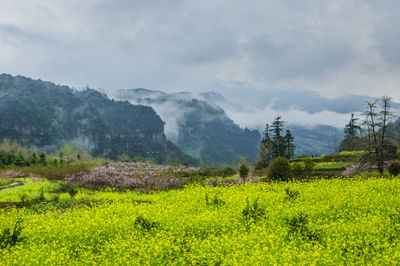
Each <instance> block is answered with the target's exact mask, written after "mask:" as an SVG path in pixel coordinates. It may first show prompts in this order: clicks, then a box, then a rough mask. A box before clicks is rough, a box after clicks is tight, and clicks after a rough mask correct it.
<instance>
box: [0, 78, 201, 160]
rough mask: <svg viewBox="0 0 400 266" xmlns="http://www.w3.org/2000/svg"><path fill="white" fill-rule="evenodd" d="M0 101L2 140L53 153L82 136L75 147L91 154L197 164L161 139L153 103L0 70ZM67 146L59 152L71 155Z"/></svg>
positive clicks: (159, 125)
mask: <svg viewBox="0 0 400 266" xmlns="http://www.w3.org/2000/svg"><path fill="white" fill-rule="evenodd" d="M0 103H1V104H0V121H1V125H0V138H7V139H12V140H16V141H18V142H19V143H21V144H22V145H24V146H34V145H35V146H38V147H48V148H49V149H50V150H49V151H48V152H56V150H57V149H59V148H61V147H62V145H63V144H64V143H66V141H68V140H71V139H86V140H88V141H82V142H81V143H75V144H74V146H75V147H74V148H75V149H78V150H90V152H91V154H92V155H93V156H104V157H106V158H111V159H116V158H118V156H119V155H121V154H124V153H126V154H128V155H129V156H130V157H131V158H136V157H138V156H142V157H144V158H145V159H146V160H152V161H155V162H159V163H161V162H164V161H166V159H167V158H168V157H174V158H176V159H179V160H180V161H187V162H189V163H190V164H191V165H195V164H197V163H198V162H197V160H196V159H194V158H193V157H191V156H188V155H186V154H184V153H183V152H182V151H181V150H180V149H179V148H178V147H177V146H176V145H174V144H172V143H171V142H169V141H168V140H167V139H166V138H165V136H164V122H163V121H162V120H161V118H160V117H159V116H158V115H157V114H156V112H155V111H154V110H153V109H152V108H151V107H146V106H143V105H132V104H130V103H129V102H127V101H124V102H122V101H114V100H111V99H109V98H108V97H107V96H106V95H105V94H101V93H100V92H97V91H95V90H91V89H86V90H84V91H79V92H76V91H74V90H72V89H71V88H68V87H67V86H59V85H56V84H54V83H51V82H44V81H41V80H32V79H29V78H25V77H22V76H17V77H14V76H11V75H7V74H1V75H0ZM9 147H11V148H13V147H12V145H9ZM71 148H72V146H71V145H68V144H67V145H66V146H64V148H63V151H62V153H63V156H66V157H71V156H69V155H70V154H71V151H72V149H71ZM17 155H18V153H15V154H14V156H17ZM23 156H24V158H25V159H27V158H28V157H27V156H26V155H25V154H23ZM63 156H61V158H60V159H62V157H63ZM19 159H20V158H19ZM19 159H18V164H19V162H20V160H19ZM70 159H71V158H65V160H67V161H70ZM0 160H1V158H0ZM41 163H42V164H45V160H41Z"/></svg>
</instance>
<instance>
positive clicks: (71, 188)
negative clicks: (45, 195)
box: [68, 186, 79, 199]
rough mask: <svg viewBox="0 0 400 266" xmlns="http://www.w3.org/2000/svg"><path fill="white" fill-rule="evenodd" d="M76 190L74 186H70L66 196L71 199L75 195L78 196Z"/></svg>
mask: <svg viewBox="0 0 400 266" xmlns="http://www.w3.org/2000/svg"><path fill="white" fill-rule="evenodd" d="M78 192H79V191H78V189H77V188H76V187H75V186H71V187H70V188H69V189H68V194H69V195H70V197H71V199H73V198H75V196H76V194H78Z"/></svg>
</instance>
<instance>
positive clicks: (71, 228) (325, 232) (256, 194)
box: [0, 178, 400, 265]
mask: <svg viewBox="0 0 400 266" xmlns="http://www.w3.org/2000/svg"><path fill="white" fill-rule="evenodd" d="M41 182H42V181H37V182H33V183H34V184H33V183H29V184H27V185H26V186H33V185H35V186H38V184H40V183H41ZM44 182H48V181H44ZM42 187H51V185H50V184H48V183H46V185H44V186H42ZM23 188H24V187H19V188H13V189H19V190H21V189H23ZM2 193H8V194H12V191H11V189H10V190H8V191H7V190H3V191H0V198H1V194H2ZM399 195H400V180H399V179H378V178H371V179H332V180H320V181H313V182H309V183H271V184H269V183H256V184H250V183H247V184H244V185H232V186H228V187H226V186H217V187H212V186H200V185H193V186H188V187H185V188H184V189H182V190H169V191H163V192H154V193H150V194H141V193H138V192H124V193H121V192H115V191H111V190H102V191H93V190H86V189H80V190H79V192H78V194H77V195H76V199H78V200H79V199H90V200H92V201H93V203H92V204H89V205H88V204H84V205H76V206H74V207H70V208H62V209H51V210H48V211H40V212H38V211H35V210H32V209H29V208H20V209H16V208H5V209H4V208H3V209H0V233H1V232H3V236H4V232H5V231H7V228H11V231H12V230H18V228H21V230H20V235H18V237H19V240H18V241H17V242H16V243H14V245H8V246H4V247H1V245H0V264H6V265H7V264H9V265H24V264H34V265H48V264H64V265H66V264H67V265H88V264H122V265H127V264H136V265H142V264H143V265H150V264H152V265H158V264H175V265H182V264H223V265H235V264H245V265H249V264H256V265H261V264H263V265H265V264H276V263H278V264H299V263H301V264H331V265H336V264H344V263H350V264H353V263H359V264H365V263H368V264H396V263H398V262H399V261H400V197H399ZM45 197H48V194H45ZM60 197H61V198H67V197H68V194H66V193H64V194H61V196H60ZM0 242H1V237H0ZM0 244H1V243H0Z"/></svg>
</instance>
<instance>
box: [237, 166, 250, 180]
mask: <svg viewBox="0 0 400 266" xmlns="http://www.w3.org/2000/svg"><path fill="white" fill-rule="evenodd" d="M249 171H250V169H249V167H247V165H245V164H242V165H241V166H240V167H239V174H240V177H241V178H243V179H245V178H246V177H247V175H248V174H249Z"/></svg>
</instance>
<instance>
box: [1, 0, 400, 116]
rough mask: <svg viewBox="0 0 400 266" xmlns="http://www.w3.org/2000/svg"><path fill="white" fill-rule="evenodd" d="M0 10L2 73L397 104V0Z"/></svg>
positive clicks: (98, 3) (115, 86)
mask: <svg viewBox="0 0 400 266" xmlns="http://www.w3.org/2000/svg"><path fill="white" fill-rule="evenodd" d="M0 6H1V8H0V72H2V73H10V74H13V75H24V76H28V77H32V78H40V79H42V80H49V81H53V82H55V83H57V84H65V85H69V86H72V87H75V88H82V87H84V86H86V85H88V86H90V87H92V88H97V89H103V90H105V91H107V92H115V91H117V90H119V89H129V88H138V87H141V88H148V89H156V90H163V91H166V92H176V91H191V92H201V91H210V90H212V91H219V92H223V93H225V94H227V93H228V94H229V92H234V93H235V96H236V98H239V99H240V98H241V94H243V95H247V94H248V92H250V91H251V92H252V93H250V94H249V95H260V93H263V92H268V93H267V94H270V93H271V92H276V93H278V92H285V93H288V95H290V94H291V92H293V93H297V94H298V93H301V92H302V91H307V92H313V93H318V94H319V95H320V96H321V97H326V98H330V99H332V98H335V97H341V96H343V95H346V94H355V95H368V96H374V97H380V96H382V95H389V96H391V97H393V99H394V100H395V101H398V102H400V89H399V87H400V86H399V85H400V52H399V51H398V49H399V47H400V16H399V15H398V13H399V11H400V1H398V0H384V1H382V0H326V1H322V0H248V1H241V0H201V1H200V0H141V1H138V0H112V1H111V0H85V1H82V0H79V1H78V0H58V1H54V0H40V1H39V0H18V1H15V0H0ZM267 94H266V95H267ZM225 96H226V95H225ZM257 100H259V99H257ZM249 103H251V100H249V102H248V104H249ZM268 104H270V102H268ZM268 108H269V107H268V105H266V106H265V108H264V109H265V110H269V109H268ZM291 110H293V108H292V109H291ZM246 119H247V118H246ZM321 119H324V118H321Z"/></svg>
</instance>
